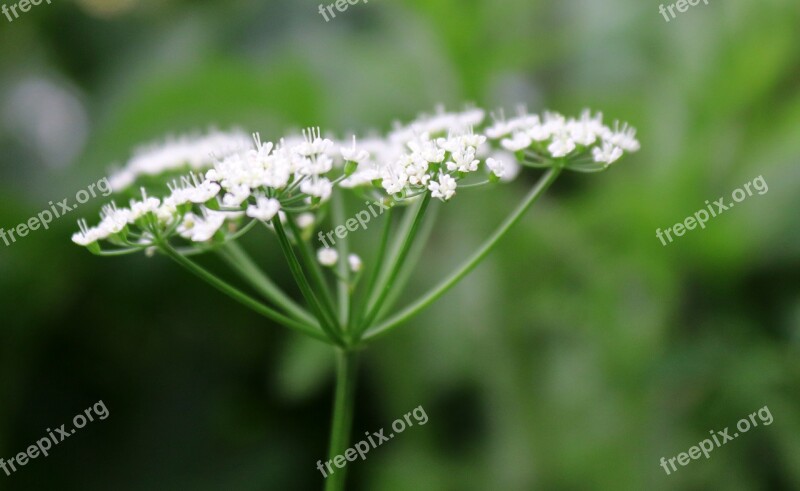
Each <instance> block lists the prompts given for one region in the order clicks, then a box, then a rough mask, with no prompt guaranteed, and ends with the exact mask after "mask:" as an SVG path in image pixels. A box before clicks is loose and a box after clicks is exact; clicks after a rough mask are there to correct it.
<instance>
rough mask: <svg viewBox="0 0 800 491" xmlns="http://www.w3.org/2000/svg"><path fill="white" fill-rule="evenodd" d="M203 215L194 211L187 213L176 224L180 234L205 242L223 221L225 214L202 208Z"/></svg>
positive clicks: (195, 240)
mask: <svg viewBox="0 0 800 491" xmlns="http://www.w3.org/2000/svg"><path fill="white" fill-rule="evenodd" d="M203 215H204V216H203V217H199V216H197V215H195V214H194V213H187V214H186V215H185V216H184V217H183V222H182V223H181V224H180V225H179V226H178V233H179V234H180V236H181V237H183V238H185V239H189V240H191V241H193V242H205V241H207V240H210V239H211V238H212V237H213V236H214V234H215V233H217V231H218V230H219V229H220V228H221V227H222V225H223V223H225V218H226V215H225V213H223V212H220V211H214V210H207V209H204V210H203Z"/></svg>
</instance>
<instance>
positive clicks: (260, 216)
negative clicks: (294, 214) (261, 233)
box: [245, 196, 281, 222]
mask: <svg viewBox="0 0 800 491" xmlns="http://www.w3.org/2000/svg"><path fill="white" fill-rule="evenodd" d="M280 209H281V202H280V201H278V200H276V199H275V198H266V197H264V196H259V197H258V198H256V204H255V205H250V206H248V207H247V211H246V212H245V213H246V214H247V216H249V217H250V218H255V219H256V220H261V221H264V222H268V221H270V220H272V218H273V217H274V216H275V215H276V214H277V213H278V211H280Z"/></svg>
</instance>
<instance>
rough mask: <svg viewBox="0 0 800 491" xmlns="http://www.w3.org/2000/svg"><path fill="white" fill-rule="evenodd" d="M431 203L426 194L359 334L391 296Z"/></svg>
mask: <svg viewBox="0 0 800 491" xmlns="http://www.w3.org/2000/svg"><path fill="white" fill-rule="evenodd" d="M430 202H431V195H430V193H427V194H425V197H424V198H422V203H420V206H419V208H418V209H417V213H416V214H415V215H414V221H413V223H412V224H411V228H410V230H409V231H408V235H406V238H405V240H404V241H403V245H402V246H401V247H400V249H399V251H398V253H397V255H396V256H395V257H393V258H392V269H391V271H390V272H389V275H388V276H387V277H386V280H385V282H384V283H383V286H382V288H381V292H380V295H379V296H378V298H377V299H376V300H375V301H374V302H373V303H372V304H371V305H370V306H369V308H368V309H367V312H368V313H367V316H366V317H365V318H364V320H363V321H362V323H361V325H360V326H359V331H358V333H359V334H360V333H362V332H364V329H366V328H367V327H369V326H371V325H372V322H373V321H374V320H375V317H376V316H377V315H378V312H379V311H380V309H381V306H382V305H383V301H384V300H385V299H386V296H387V295H389V292H390V290H391V289H392V287H393V286H394V281H395V279H396V278H397V275H398V273H399V272H400V269H401V268H402V267H403V263H404V262H405V259H406V255H407V254H408V251H409V250H410V249H411V246H412V245H413V243H414V238H415V237H416V235H417V231H418V230H419V227H420V225H421V224H422V218H423V217H424V216H425V210H426V209H427V208H428V204H429V203H430Z"/></svg>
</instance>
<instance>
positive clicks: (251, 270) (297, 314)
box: [217, 242, 318, 325]
mask: <svg viewBox="0 0 800 491" xmlns="http://www.w3.org/2000/svg"><path fill="white" fill-rule="evenodd" d="M217 253H218V254H219V255H220V257H222V259H223V260H224V261H225V262H226V263H227V264H228V265H229V266H231V268H233V269H234V270H235V271H236V272H237V273H239V274H240V275H241V276H242V278H244V279H245V280H247V282H248V283H250V285H252V286H253V288H255V289H256V290H257V291H258V292H259V293H261V294H262V295H263V296H264V297H265V298H266V299H267V300H271V301H273V302H275V303H276V304H277V305H278V306H280V307H281V308H283V309H284V310H285V311H286V312H287V313H288V314H289V315H291V316H293V317H294V318H295V319H297V320H299V321H303V322H305V323H307V324H311V325H315V324H317V322H318V321H317V319H316V318H314V316H312V315H311V314H309V313H308V311H306V310H305V309H304V308H303V307H301V306H300V305H298V304H297V303H296V302H295V301H294V300H292V299H291V298H290V297H289V296H288V295H287V294H286V293H284V292H283V290H281V289H280V288H279V287H278V285H276V284H275V283H273V282H272V280H271V279H270V278H269V277H268V276H267V275H266V274H264V272H263V271H261V268H259V267H258V265H257V264H256V263H255V261H253V259H252V258H251V257H250V256H249V255H248V254H247V252H246V251H245V250H244V249H242V247H241V246H240V245H239V244H238V243H236V242H229V243H228V244H225V245H224V246H222V247H221V248H220V249H219V250H218V251H217Z"/></svg>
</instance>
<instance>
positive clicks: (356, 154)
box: [339, 135, 369, 164]
mask: <svg viewBox="0 0 800 491" xmlns="http://www.w3.org/2000/svg"><path fill="white" fill-rule="evenodd" d="M339 151H340V152H341V153H342V158H343V159H345V160H347V161H350V162H355V163H357V164H363V163H364V161H366V160H367V159H368V158H369V152H367V151H366V150H363V149H362V150H359V149H357V148H356V136H355V135H353V146H352V147H350V148H345V147H341V148H340V149H339Z"/></svg>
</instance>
